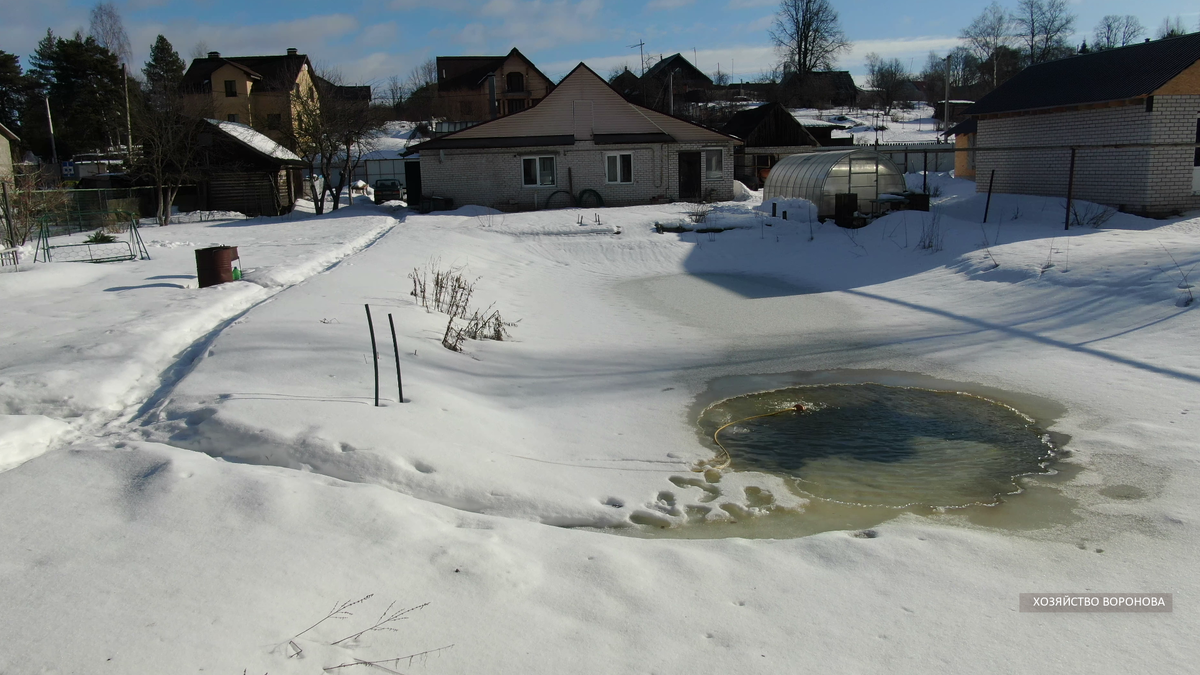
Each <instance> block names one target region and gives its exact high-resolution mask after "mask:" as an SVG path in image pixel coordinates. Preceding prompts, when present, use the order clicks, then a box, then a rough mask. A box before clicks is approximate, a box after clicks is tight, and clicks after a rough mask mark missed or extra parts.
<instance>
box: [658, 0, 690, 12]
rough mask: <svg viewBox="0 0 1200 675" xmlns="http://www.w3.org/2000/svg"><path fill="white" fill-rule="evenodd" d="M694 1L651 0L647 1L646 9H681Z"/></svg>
mask: <svg viewBox="0 0 1200 675" xmlns="http://www.w3.org/2000/svg"><path fill="white" fill-rule="evenodd" d="M693 2H695V0H650V2H648V3H646V9H648V10H660V9H679V8H680V7H687V6H688V5H690V4H692V3H693Z"/></svg>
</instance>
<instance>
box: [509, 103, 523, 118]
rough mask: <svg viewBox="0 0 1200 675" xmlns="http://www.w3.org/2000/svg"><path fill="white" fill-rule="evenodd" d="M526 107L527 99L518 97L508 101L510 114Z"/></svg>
mask: <svg viewBox="0 0 1200 675" xmlns="http://www.w3.org/2000/svg"><path fill="white" fill-rule="evenodd" d="M524 109H525V101H523V100H521V99H516V100H512V101H509V102H508V114H510V115H511V114H513V113H518V112H521V111H522V110H524Z"/></svg>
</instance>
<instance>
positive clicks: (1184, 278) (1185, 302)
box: [1158, 241, 1196, 307]
mask: <svg viewBox="0 0 1200 675" xmlns="http://www.w3.org/2000/svg"><path fill="white" fill-rule="evenodd" d="M1158 245H1159V246H1162V250H1163V251H1165V252H1166V254H1167V257H1168V258H1170V259H1171V263H1172V264H1173V265H1175V271H1176V272H1177V273H1178V274H1179V284H1178V285H1177V286H1176V288H1178V289H1179V290H1181V291H1183V292H1184V295H1181V296H1180V297H1179V300H1178V301H1177V302H1176V303H1175V304H1176V305H1178V306H1179V307H1187V306H1189V305H1191V304H1192V303H1193V302H1195V301H1196V299H1195V297H1194V296H1193V295H1192V283H1191V282H1190V281H1188V277H1189V276H1191V274H1192V270H1194V269H1196V266H1195V265H1192V267H1191V269H1189V270H1188V271H1186V272H1184V271H1183V267H1181V266H1180V265H1179V261H1178V260H1176V259H1175V256H1174V255H1171V251H1170V250H1169V249H1167V247H1166V245H1165V244H1163V243H1162V242H1161V241H1160V242H1158ZM1159 269H1160V270H1162V268H1161V267H1159ZM1162 271H1163V274H1167V271H1166V270H1162ZM1168 276H1169V275H1168Z"/></svg>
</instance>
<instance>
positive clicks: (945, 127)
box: [942, 54, 950, 141]
mask: <svg viewBox="0 0 1200 675" xmlns="http://www.w3.org/2000/svg"><path fill="white" fill-rule="evenodd" d="M947 131H950V54H946V101H945V106H944V112H943V113H942V132H943V133H942V136H944V137H945V139H946V140H947V141H949V140H950V136H949V135H948V134H946V133H944V132H947Z"/></svg>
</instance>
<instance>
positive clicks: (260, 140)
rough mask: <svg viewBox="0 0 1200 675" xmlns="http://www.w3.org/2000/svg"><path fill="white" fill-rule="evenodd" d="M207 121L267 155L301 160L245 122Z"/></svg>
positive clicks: (288, 160) (288, 159)
mask: <svg viewBox="0 0 1200 675" xmlns="http://www.w3.org/2000/svg"><path fill="white" fill-rule="evenodd" d="M208 122H209V124H212V125H214V126H216V127H217V128H218V129H220V130H221V131H223V132H225V134H226V135H227V136H229V137H230V138H232V139H234V140H235V141H237V142H239V143H241V144H242V145H245V146H246V147H248V148H250V149H251V150H255V151H257V152H260V153H262V154H264V155H266V156H267V157H271V158H273V159H278V160H282V161H285V162H303V160H302V159H300V158H299V157H297V156H296V153H294V152H292V151H291V150H288V149H287V148H285V147H283V146H282V145H280V144H278V143H276V142H275V141H273V140H271V139H270V138H268V137H266V136H264V135H263V134H261V133H259V132H258V131H255V130H254V129H252V128H250V127H249V126H247V125H245V124H242V123H240V122H222V121H220V120H208Z"/></svg>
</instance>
